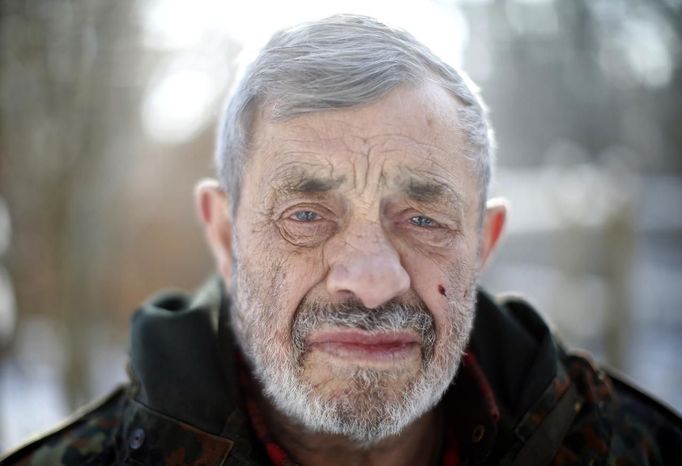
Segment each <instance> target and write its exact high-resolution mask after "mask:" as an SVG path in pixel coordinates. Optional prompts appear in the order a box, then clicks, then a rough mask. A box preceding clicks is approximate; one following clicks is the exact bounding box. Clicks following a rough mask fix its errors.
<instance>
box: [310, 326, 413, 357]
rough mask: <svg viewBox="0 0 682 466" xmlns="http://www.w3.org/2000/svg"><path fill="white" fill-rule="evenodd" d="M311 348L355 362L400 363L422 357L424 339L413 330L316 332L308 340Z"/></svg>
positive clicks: (337, 330) (311, 349) (335, 330)
mask: <svg viewBox="0 0 682 466" xmlns="http://www.w3.org/2000/svg"><path fill="white" fill-rule="evenodd" d="M307 343H308V348H309V349H310V351H319V352H322V353H325V354H327V355H329V356H331V357H333V358H335V359H340V360H342V361H344V362H351V363H356V364H357V363H369V364H379V365H381V364H386V363H396V362H400V361H403V360H405V359H408V358H410V357H413V356H415V355H416V356H420V354H421V341H420V338H419V337H418V336H417V335H416V334H414V333H412V332H406V331H401V332H388V333H387V332H382V333H372V332H366V331H362V330H357V329H333V330H322V331H319V332H315V333H314V334H313V335H311V336H310V337H309V338H308V340H307Z"/></svg>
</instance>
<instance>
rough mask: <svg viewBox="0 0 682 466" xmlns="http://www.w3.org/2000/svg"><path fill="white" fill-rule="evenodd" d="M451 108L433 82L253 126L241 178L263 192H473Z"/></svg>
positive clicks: (469, 167)
mask: <svg viewBox="0 0 682 466" xmlns="http://www.w3.org/2000/svg"><path fill="white" fill-rule="evenodd" d="M458 105H459V104H458V103H457V101H456V99H455V98H454V97H452V96H451V95H450V94H449V93H448V92H447V91H445V90H444V89H442V88H440V87H439V86H437V85H435V84H431V85H421V86H419V87H403V88H398V89H396V90H394V91H392V92H391V93H389V94H388V95H387V96H385V97H383V98H382V99H380V100H379V101H377V102H375V103H372V104H369V105H365V106H360V107H353V108H346V109H339V110H334V111H323V112H315V113H308V114H304V115H300V116H297V117H294V118H290V119H287V120H283V121H277V120H273V119H271V118H268V115H267V111H265V112H263V113H262V114H261V116H260V117H259V118H258V121H256V122H254V131H253V133H252V134H253V139H252V144H251V148H250V151H249V152H250V154H249V164H248V170H247V171H248V172H249V174H250V176H255V177H256V178H258V180H259V183H260V184H262V186H263V187H265V186H283V187H287V186H289V187H290V186H295V185H301V184H303V183H308V184H310V183H313V182H314V183H324V184H325V188H329V187H331V186H333V187H335V188H343V187H349V186H355V187H356V188H357V187H358V186H363V185H370V186H371V185H376V184H378V183H383V184H384V185H386V186H389V187H398V186H400V187H406V186H417V185H420V184H421V185H424V186H426V185H427V184H429V185H431V188H430V189H431V190H432V191H433V190H434V189H435V188H434V187H435V186H441V187H442V188H443V189H444V188H447V187H450V188H456V189H457V190H458V191H468V190H469V189H470V188H471V189H472V192H475V191H476V182H475V176H474V172H473V170H472V164H471V163H469V162H470V161H469V159H468V158H467V157H466V155H465V154H466V153H467V151H466V148H465V137H464V136H463V134H462V132H461V130H460V127H459V122H458V113H457V109H458Z"/></svg>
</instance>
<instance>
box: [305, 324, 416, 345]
mask: <svg viewBox="0 0 682 466" xmlns="http://www.w3.org/2000/svg"><path fill="white" fill-rule="evenodd" d="M420 343H421V339H420V338H419V336H418V335H416V334H415V333H414V332H409V331H398V332H380V333H377V332H366V331H362V330H356V329H333V330H321V331H319V332H315V333H314V334H313V335H311V336H310V337H309V338H308V344H309V345H324V344H339V345H349V346H355V345H357V346H366V347H368V349H369V347H372V346H377V347H391V346H395V347H399V346H406V345H412V344H420Z"/></svg>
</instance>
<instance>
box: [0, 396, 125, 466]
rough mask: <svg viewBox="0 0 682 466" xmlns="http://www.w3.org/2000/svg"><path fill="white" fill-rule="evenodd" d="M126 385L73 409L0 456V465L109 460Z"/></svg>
mask: <svg viewBox="0 0 682 466" xmlns="http://www.w3.org/2000/svg"><path fill="white" fill-rule="evenodd" d="M126 393H127V387H126V386H125V385H122V386H120V387H118V388H117V389H115V390H114V391H112V392H111V393H110V394H108V395H106V396H105V397H104V398H101V399H99V400H97V401H95V402H93V403H90V404H89V405H86V406H84V407H83V408H81V409H79V410H78V411H76V413H74V414H73V416H71V417H70V418H69V419H67V420H66V421H64V422H63V423H61V424H60V425H58V426H57V427H55V428H53V429H52V430H50V431H48V432H44V433H42V434H39V435H37V436H36V437H34V438H32V439H30V440H28V441H27V442H25V443H24V444H22V445H20V446H19V447H17V448H16V449H14V450H12V451H10V452H8V453H7V454H5V456H3V457H0V466H47V465H50V466H59V465H62V466H74V465H88V464H93V465H94V464H97V465H105V464H109V463H113V461H114V458H113V457H112V458H110V459H107V458H105V456H108V455H109V454H110V452H111V453H113V451H114V449H113V448H107V447H109V446H113V437H114V433H115V431H116V429H117V427H118V426H119V424H120V422H121V416H122V412H123V410H122V406H123V404H124V402H125V400H126Z"/></svg>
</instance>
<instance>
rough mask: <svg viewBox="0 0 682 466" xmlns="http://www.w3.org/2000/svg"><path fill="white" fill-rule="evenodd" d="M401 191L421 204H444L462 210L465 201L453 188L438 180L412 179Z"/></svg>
mask: <svg viewBox="0 0 682 466" xmlns="http://www.w3.org/2000/svg"><path fill="white" fill-rule="evenodd" d="M401 185H402V186H401V190H402V191H403V192H404V193H405V194H406V195H407V197H408V198H409V199H412V200H414V201H417V202H421V203H433V204H443V205H445V206H451V207H453V208H455V209H456V210H458V211H459V210H461V209H462V207H463V205H464V204H463V200H462V197H461V196H460V194H459V193H458V192H457V191H455V190H454V189H453V188H452V187H451V186H449V185H447V184H445V183H443V182H440V181H436V180H432V179H431V180H425V179H420V178H416V177H410V178H408V179H407V180H405V181H404V182H403V183H401Z"/></svg>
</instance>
